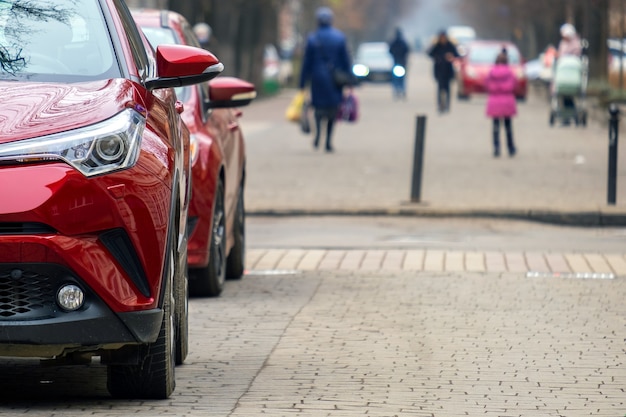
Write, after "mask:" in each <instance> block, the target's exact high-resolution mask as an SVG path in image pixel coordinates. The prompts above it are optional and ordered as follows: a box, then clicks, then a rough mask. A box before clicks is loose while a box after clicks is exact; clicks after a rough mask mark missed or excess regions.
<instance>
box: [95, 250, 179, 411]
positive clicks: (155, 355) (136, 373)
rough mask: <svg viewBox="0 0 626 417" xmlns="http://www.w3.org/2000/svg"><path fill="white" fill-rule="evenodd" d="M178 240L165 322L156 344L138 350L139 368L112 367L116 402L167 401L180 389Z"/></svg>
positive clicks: (111, 386) (110, 381)
mask: <svg viewBox="0 0 626 417" xmlns="http://www.w3.org/2000/svg"><path fill="white" fill-rule="evenodd" d="M176 244H177V240H176V239H175V238H172V240H171V245H172V247H173V250H170V253H171V255H170V260H169V262H170V265H169V268H170V273H169V277H168V282H166V284H165V285H166V287H165V295H164V299H163V320H162V321H161V329H160V330H159V335H158V337H157V340H156V341H155V342H154V343H149V344H147V345H143V346H140V347H138V348H137V349H138V355H137V356H138V360H139V362H138V363H137V364H132V365H109V367H108V372H107V388H108V390H109V393H110V394H111V395H112V396H113V397H116V398H132V399H135V398H142V399H166V398H168V397H169V396H170V395H171V394H172V392H174V387H175V386H176V381H175V378H174V372H175V370H174V368H175V358H174V356H175V355H174V349H175V337H174V334H175V330H174V312H173V309H172V305H173V304H174V298H173V296H174V295H173V293H172V282H171V281H172V279H173V278H174V277H173V274H174V273H175V269H176V266H175V265H176V261H177V258H176V256H175V255H176V252H177V250H176V248H175V245H176Z"/></svg>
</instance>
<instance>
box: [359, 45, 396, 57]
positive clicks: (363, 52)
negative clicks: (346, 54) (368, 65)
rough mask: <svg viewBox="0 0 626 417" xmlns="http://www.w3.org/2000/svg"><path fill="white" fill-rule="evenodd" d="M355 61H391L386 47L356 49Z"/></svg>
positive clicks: (376, 46)
mask: <svg viewBox="0 0 626 417" xmlns="http://www.w3.org/2000/svg"><path fill="white" fill-rule="evenodd" d="M356 59H357V60H358V61H378V60H386V59H391V54H390V53H389V47H388V46H387V45H382V46H381V45H375V46H364V47H361V48H359V49H358V51H357V55H356Z"/></svg>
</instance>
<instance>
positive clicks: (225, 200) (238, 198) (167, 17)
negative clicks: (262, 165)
mask: <svg viewBox="0 0 626 417" xmlns="http://www.w3.org/2000/svg"><path fill="white" fill-rule="evenodd" d="M132 14H133V17H134V19H135V21H136V22H137V24H138V25H139V26H140V27H141V29H142V30H143V32H144V33H145V35H146V37H147V38H148V40H149V41H150V42H151V44H152V45H153V46H154V47H158V46H159V45H170V44H181V45H192V46H198V45H199V43H198V41H197V39H196V37H195V35H194V33H193V31H192V28H191V27H190V25H189V23H188V22H187V20H186V19H185V18H184V17H183V16H182V15H180V14H178V13H176V12H173V11H169V10H156V9H139V10H132ZM176 93H177V96H178V98H179V100H181V101H182V102H183V106H184V109H185V110H184V111H183V113H182V118H183V120H184V122H185V124H186V125H187V126H188V127H189V130H190V132H191V150H192V152H191V154H192V156H191V157H192V172H193V181H192V186H193V189H192V197H191V204H190V207H189V245H188V247H189V250H188V254H189V257H188V263H189V287H190V293H191V295H195V296H217V295H219V294H220V293H221V292H222V289H223V287H224V281H225V279H226V278H229V279H238V278H241V277H242V275H243V273H244V269H245V205H244V186H245V164H246V151H245V142H244V138H243V133H242V131H241V128H240V126H239V118H240V117H241V115H242V113H241V111H240V110H239V109H238V107H240V106H245V105H247V104H248V103H250V101H251V100H252V99H253V98H254V97H255V96H256V91H255V88H254V86H253V85H252V84H250V83H249V82H246V81H243V80H240V79H237V78H232V77H223V76H221V77H218V78H216V79H214V80H211V81H209V82H208V83H201V84H197V85H193V86H188V87H180V88H176Z"/></svg>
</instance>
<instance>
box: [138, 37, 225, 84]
mask: <svg viewBox="0 0 626 417" xmlns="http://www.w3.org/2000/svg"><path fill="white" fill-rule="evenodd" d="M156 63H157V72H158V76H157V78H153V79H149V80H147V81H146V88H148V89H149V90H154V89H158V88H169V87H184V86H187V85H193V84H199V83H202V82H205V81H209V80H212V79H213V78H215V77H217V76H218V75H219V74H220V73H221V72H222V71H223V70H224V65H223V64H222V63H221V62H220V61H219V60H218V59H217V57H216V56H215V55H213V54H212V53H210V52H209V51H207V50H205V49H202V48H196V47H193V46H187V45H159V46H158V47H157V49H156Z"/></svg>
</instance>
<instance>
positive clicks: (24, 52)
mask: <svg viewBox="0 0 626 417" xmlns="http://www.w3.org/2000/svg"><path fill="white" fill-rule="evenodd" d="M0 65H1V67H2V68H1V73H0V76H1V77H2V78H4V79H28V80H33V81H63V82H72V81H86V80H93V79H105V78H112V77H117V76H119V69H118V68H117V65H116V60H115V59H114V55H113V48H112V46H111V39H110V37H109V34H108V31H107V28H106V25H105V22H104V18H103V16H102V12H101V10H100V7H99V3H98V2H97V1H93V0H40V1H32V0H1V1H0Z"/></svg>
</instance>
